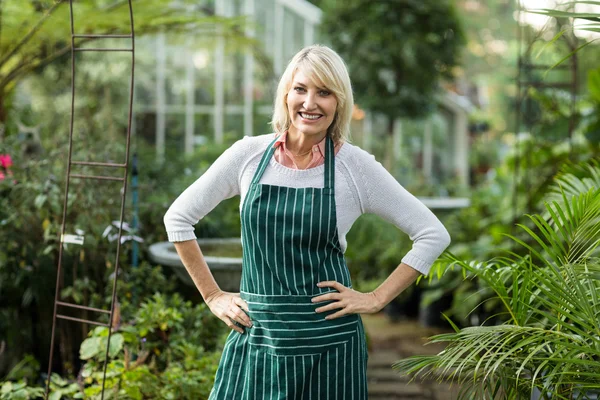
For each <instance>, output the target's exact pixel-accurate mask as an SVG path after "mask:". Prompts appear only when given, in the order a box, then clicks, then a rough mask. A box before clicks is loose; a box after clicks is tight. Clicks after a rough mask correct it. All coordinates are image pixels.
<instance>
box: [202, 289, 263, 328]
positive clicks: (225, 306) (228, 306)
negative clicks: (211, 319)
mask: <svg viewBox="0 0 600 400" xmlns="http://www.w3.org/2000/svg"><path fill="white" fill-rule="evenodd" d="M205 302H206V305H207V306H208V308H209V309H210V311H211V312H212V313H213V314H215V315H216V316H217V317H218V318H219V319H220V320H221V321H223V322H225V324H227V326H228V327H230V328H231V329H235V330H236V331H238V332H239V333H242V334H243V333H244V330H243V329H242V328H241V327H239V326H237V325H236V324H235V323H234V322H237V323H239V324H241V325H244V326H247V327H249V328H251V327H252V321H250V317H249V316H248V314H246V313H245V312H244V310H245V311H249V310H248V304H247V303H246V302H245V301H244V300H243V299H242V298H241V297H240V294H239V293H229V292H224V291H222V290H220V291H218V292H216V293H215V294H213V295H211V296H209V297H208V298H207V299H206V300H205Z"/></svg>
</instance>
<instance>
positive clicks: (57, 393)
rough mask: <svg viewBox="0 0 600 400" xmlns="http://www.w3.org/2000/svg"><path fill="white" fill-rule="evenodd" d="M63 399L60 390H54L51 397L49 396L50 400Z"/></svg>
mask: <svg viewBox="0 0 600 400" xmlns="http://www.w3.org/2000/svg"><path fill="white" fill-rule="evenodd" d="M61 398H62V391H60V390H53V391H52V393H50V396H48V400H60V399H61Z"/></svg>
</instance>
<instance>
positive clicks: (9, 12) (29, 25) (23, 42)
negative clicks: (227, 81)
mask: <svg viewBox="0 0 600 400" xmlns="http://www.w3.org/2000/svg"><path fill="white" fill-rule="evenodd" d="M197 3H198V2H197V1H192V0H180V1H177V2H174V1H172V0H137V1H135V2H134V4H133V7H134V21H135V33H136V35H141V34H147V33H154V32H159V31H163V30H169V32H190V33H192V32H197V31H198V30H202V32H203V34H204V35H206V34H213V35H217V34H219V35H224V36H228V37H235V38H236V39H238V40H240V41H244V42H246V43H251V41H250V39H248V40H247V41H246V39H245V37H244V35H243V29H242V28H241V26H240V24H241V23H242V21H243V20H242V19H240V18H224V17H218V16H215V15H214V12H213V10H211V9H209V8H206V7H201V6H198V5H197ZM73 10H74V14H75V17H74V19H75V33H76V34H116V33H122V34H128V33H129V32H130V30H131V29H130V23H129V7H128V1H127V0H116V1H108V0H93V1H87V0H86V1H76V2H74V4H73ZM217 27H218V29H217ZM70 34H71V32H70V25H69V1H68V0H0V126H2V125H3V124H4V123H5V122H6V119H7V110H8V108H9V102H10V98H11V95H12V94H13V92H14V89H15V87H16V85H17V83H18V82H19V81H20V80H21V79H23V78H24V77H26V76H27V75H28V74H30V73H32V72H35V71H36V70H39V69H40V68H43V67H44V66H46V65H48V64H49V63H50V62H52V61H54V60H55V59H56V58H58V57H60V56H62V55H64V54H66V53H68V52H69V51H70V50H71V40H70V38H71V36H70ZM86 40H89V39H78V40H77V42H76V44H75V45H76V46H80V45H81V44H82V43H83V42H84V41H86ZM99 43H100V42H99ZM100 47H101V46H100ZM0 136H1V135H0Z"/></svg>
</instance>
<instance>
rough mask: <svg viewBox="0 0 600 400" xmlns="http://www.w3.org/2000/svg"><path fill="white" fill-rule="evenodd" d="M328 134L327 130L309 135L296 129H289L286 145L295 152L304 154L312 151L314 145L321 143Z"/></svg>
mask: <svg viewBox="0 0 600 400" xmlns="http://www.w3.org/2000/svg"><path fill="white" fill-rule="evenodd" d="M326 135H327V132H323V133H319V134H315V135H307V134H305V133H303V132H300V131H298V130H296V129H289V130H288V133H287V138H286V143H285V146H286V148H287V149H288V150H290V151H291V152H292V153H295V154H302V153H306V152H308V151H310V150H311V149H312V148H313V146H314V145H316V144H317V143H319V142H320V141H321V140H323V138H324V137H325V136H326Z"/></svg>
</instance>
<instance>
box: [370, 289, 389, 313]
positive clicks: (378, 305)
mask: <svg viewBox="0 0 600 400" xmlns="http://www.w3.org/2000/svg"><path fill="white" fill-rule="evenodd" d="M369 295H370V296H371V299H372V300H373V307H374V311H373V312H379V311H381V310H382V309H383V307H385V301H383V299H382V298H381V295H380V294H378V293H377V291H376V290H374V291H372V292H369Z"/></svg>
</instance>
